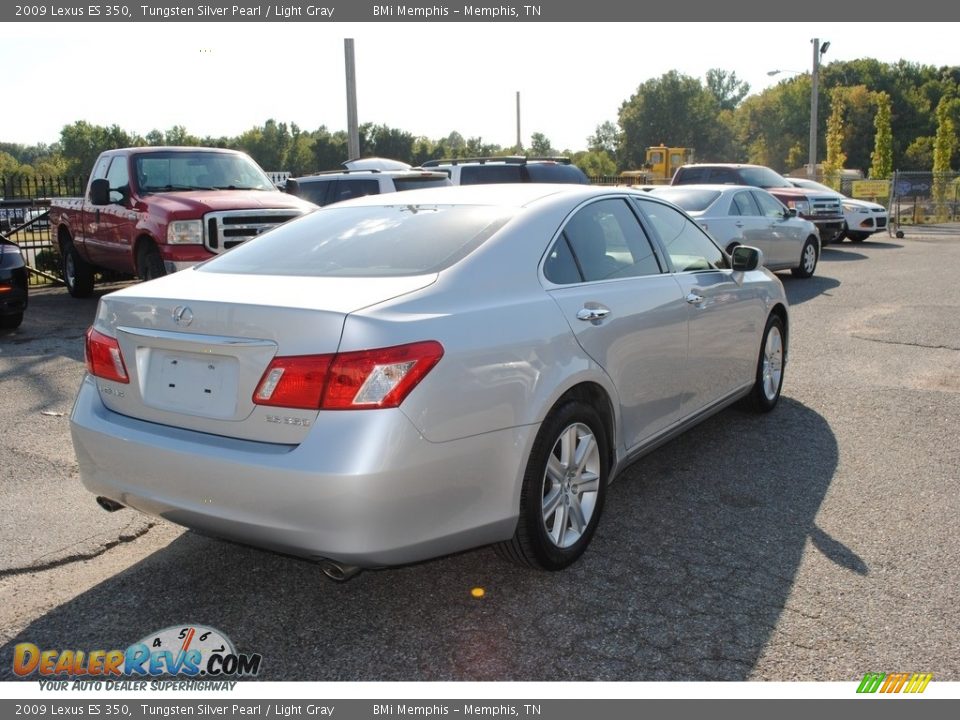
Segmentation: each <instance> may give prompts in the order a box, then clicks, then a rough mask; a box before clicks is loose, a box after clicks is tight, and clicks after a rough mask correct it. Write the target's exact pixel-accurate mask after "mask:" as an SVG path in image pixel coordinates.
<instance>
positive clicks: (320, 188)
mask: <svg viewBox="0 0 960 720" xmlns="http://www.w3.org/2000/svg"><path fill="white" fill-rule="evenodd" d="M331 184H332V181H330V180H313V181H309V182H308V181H305V180H301V181H300V189H299V191H298V193H297V194H298V195H299V196H300V197H302V198H303V199H304V200H309V201H310V202H312V203H313V204H314V205H326V204H327V202H329V201H328V200H327V192H328V191H329V190H330V185H331Z"/></svg>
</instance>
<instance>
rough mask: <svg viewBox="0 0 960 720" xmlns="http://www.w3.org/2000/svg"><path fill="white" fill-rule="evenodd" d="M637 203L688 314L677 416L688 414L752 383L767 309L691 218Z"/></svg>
mask: <svg viewBox="0 0 960 720" xmlns="http://www.w3.org/2000/svg"><path fill="white" fill-rule="evenodd" d="M636 202H637V205H638V206H639V207H640V208H641V211H642V213H643V217H644V220H645V221H646V222H647V223H649V226H650V228H651V230H652V232H653V234H654V235H655V236H656V237H657V239H658V240H659V242H660V243H661V245H662V247H663V250H664V254H665V255H666V257H667V261H668V263H669V267H670V269H671V271H672V272H673V274H674V278H675V279H676V281H677V283H678V284H679V285H680V288H681V291H682V293H683V298H684V302H685V304H686V307H687V312H688V313H689V329H690V330H689V331H690V344H689V349H688V353H687V363H686V380H687V384H686V389H685V390H686V392H685V394H684V400H683V403H682V404H681V407H680V416H681V417H689V416H691V415H694V414H696V413H697V412H699V411H700V410H702V409H704V408H706V407H708V406H710V405H712V404H713V403H715V402H717V401H718V400H721V399H723V398H724V397H726V396H728V395H730V394H731V393H733V392H734V391H736V390H738V389H741V388H742V387H743V386H744V385H746V384H749V383H750V382H751V381H752V379H753V376H754V373H755V371H756V363H757V352H758V347H757V338H758V337H759V335H760V333H761V332H762V331H763V324H764V322H765V320H766V318H765V309H764V307H763V302H762V300H760V299H759V298H757V297H756V293H755V292H754V291H753V289H752V288H750V287H749V286H747V285H746V284H745V282H744V275H745V274H744V273H742V272H734V271H733V270H732V269H730V268H728V267H727V258H726V257H725V256H724V254H723V252H722V251H721V250H720V248H719V247H717V245H716V244H715V243H714V242H713V240H711V239H710V237H709V236H708V235H707V234H706V233H705V232H704V231H703V230H702V229H701V228H700V227H699V226H698V225H697V224H696V223H695V222H693V221H692V220H691V219H690V218H688V217H687V216H686V215H684V214H683V213H682V212H680V211H679V210H677V209H676V208H673V207H671V206H668V205H665V204H663V203H660V202H656V201H654V200H652V199H647V198H643V199H637V201H636Z"/></svg>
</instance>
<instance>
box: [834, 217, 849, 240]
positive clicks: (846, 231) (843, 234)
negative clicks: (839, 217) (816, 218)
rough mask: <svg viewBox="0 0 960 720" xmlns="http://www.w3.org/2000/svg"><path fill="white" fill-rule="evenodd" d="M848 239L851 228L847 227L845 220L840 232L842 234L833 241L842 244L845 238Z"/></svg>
mask: <svg viewBox="0 0 960 720" xmlns="http://www.w3.org/2000/svg"><path fill="white" fill-rule="evenodd" d="M848 237H850V227H849V226H848V225H847V221H846V220H844V221H843V230H841V231H840V234H839V235H837V236H836V237H835V238H834V239H833V242H835V243H842V242H843V240H844V238H848Z"/></svg>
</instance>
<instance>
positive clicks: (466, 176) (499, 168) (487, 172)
mask: <svg viewBox="0 0 960 720" xmlns="http://www.w3.org/2000/svg"><path fill="white" fill-rule="evenodd" d="M521 167H522V166H521V165H505V164H500V163H494V164H483V165H464V166H463V167H462V168H460V184H461V185H483V184H487V183H518V182H523V177H521V175H520V168H521Z"/></svg>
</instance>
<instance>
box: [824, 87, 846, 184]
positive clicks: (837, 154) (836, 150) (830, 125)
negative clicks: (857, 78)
mask: <svg viewBox="0 0 960 720" xmlns="http://www.w3.org/2000/svg"><path fill="white" fill-rule="evenodd" d="M846 94H847V88H841V87H837V88H834V89H833V91H832V92H831V93H830V98H831V108H830V118H829V119H828V120H827V158H826V160H824V163H823V175H824V183H826V184H827V185H829V186H830V187H832V188H833V189H835V190H838V191H839V190H840V171H841V170H842V169H843V168H844V167H845V165H846V163H847V156H846V154H845V153H844V152H843V141H844V137H845V128H844V114H845V113H846Z"/></svg>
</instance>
